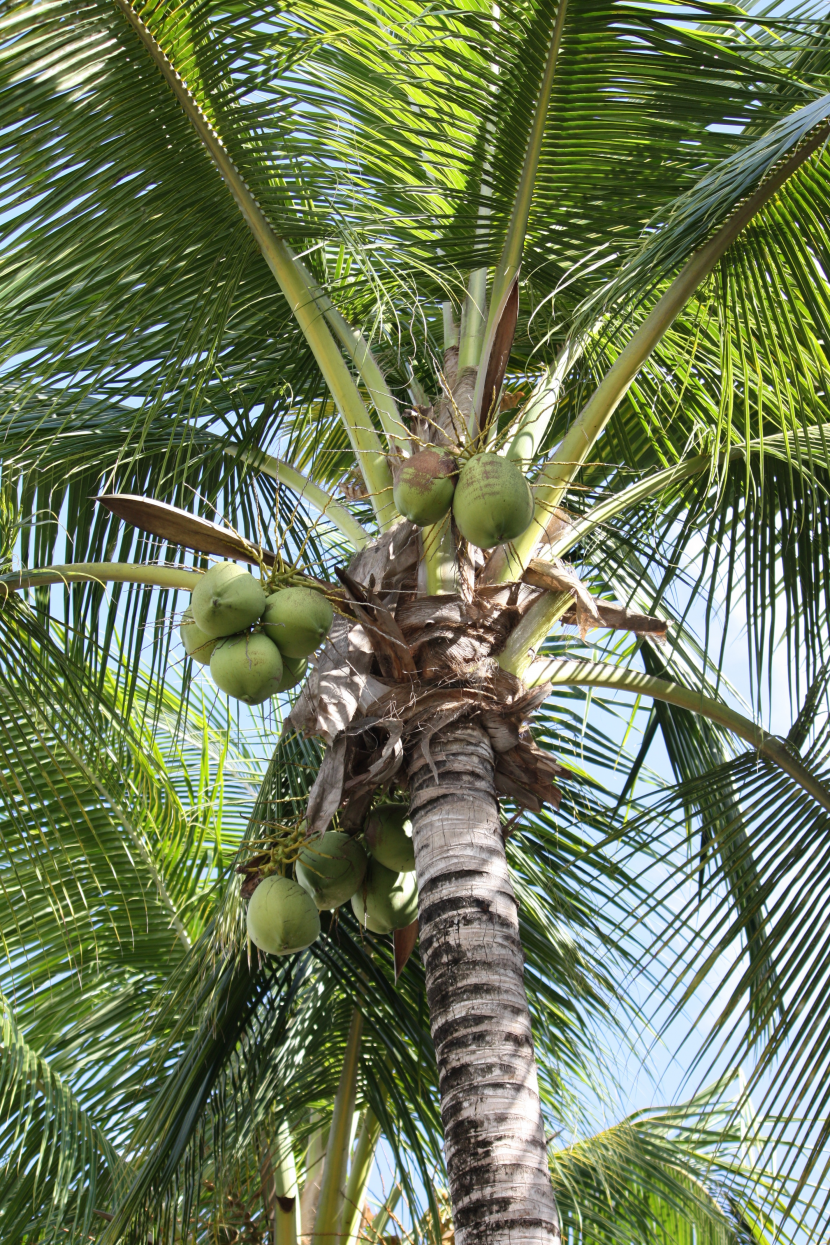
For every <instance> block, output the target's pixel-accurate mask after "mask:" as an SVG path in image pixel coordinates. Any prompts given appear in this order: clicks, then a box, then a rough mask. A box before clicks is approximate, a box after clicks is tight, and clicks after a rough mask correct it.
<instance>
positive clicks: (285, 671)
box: [277, 655, 308, 692]
mask: <svg viewBox="0 0 830 1245" xmlns="http://www.w3.org/2000/svg"><path fill="white" fill-rule="evenodd" d="M306 670H308V662H307V661H306V659H305V657H286V656H285V655H283V658H282V678H281V679H280V685H279V687H278V688H277V691H278V692H287V691H288V689H289V687H296V686H297V684H298V683H301V682H302V681H303V679H304V678H305V672H306Z"/></svg>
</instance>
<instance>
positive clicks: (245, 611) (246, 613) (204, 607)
mask: <svg viewBox="0 0 830 1245" xmlns="http://www.w3.org/2000/svg"><path fill="white" fill-rule="evenodd" d="M190 608H191V610H192V612H193V617H194V619H195V620H196V625H197V626H198V627H201V629H202V631H204V633H205V635H207V636H212V637H213V638H215V639H218V638H219V637H220V636H226V635H235V634H236V633H237V631H245V630H246V628H248V627H251V626H253V624H254V623H255V622H256V620H257V619H258V618H259V617H260V615H261V614H262V611H263V610H264V609H265V589H264V588H263V586H262V584H261V583H260V581H259V580H258V579H254V577H253V575H249V574H248V572H247V571H246V570H243V568H242V567H241V566H237V565H236V563H235V562H219V563H218V564H217V565H216V566H212V567H211V568H210V570H209V571H208V572H207V574H206V575H204V576H203V577H202V579H200V580H199V582H198V584H197V585H196V587H195V588H194V589H193V596H192V597H191V598H190Z"/></svg>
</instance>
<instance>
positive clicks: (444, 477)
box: [392, 450, 458, 527]
mask: <svg viewBox="0 0 830 1245" xmlns="http://www.w3.org/2000/svg"><path fill="white" fill-rule="evenodd" d="M393 474H394V477H395V485H394V488H393V489H392V496H393V498H394V500H395V505H396V506H397V508H398V511H399V512H400V514H402V515H403V516H404V518H406V519H409V521H410V523H416V524H417V525H418V527H427V526H428V525H429V524H430V523H437V522H438V520H439V519H442V518H443V517H444V515H445V514H446V513H447V511H448V510H449V508H450V506H451V505H452V495H453V493H454V492H455V481H456V477H457V475H458V464H457V463H456V461H455V459H454V458H452V457H451V456H450V455H449V454H440V453H439V452H438V450H421V452H420V453H419V454H413V455H412V457H411V458H407V459H405V461H404V462H402V463H400V464H396V465H395V467H393Z"/></svg>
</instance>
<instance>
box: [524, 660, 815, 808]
mask: <svg viewBox="0 0 830 1245" xmlns="http://www.w3.org/2000/svg"><path fill="white" fill-rule="evenodd" d="M524 682H525V685H526V686H527V687H538V686H539V684H541V683H550V684H551V686H552V687H606V688H613V689H615V690H617V691H621V692H633V693H634V694H635V695H637V696H651V697H653V698H654V699H655V700H664V701H665V702H666V703H667V704H670V705H677V707H678V708H679V709H688V710H690V712H692V713H697V714H699V715H700V716H701V717H704V718H708V719H709V721H710V722H715V723H716V724H717V725H718V726H723V727H726V729H727V730H730V731H732V733H733V734H735V735H737V736H738V738H739V739H743V740H744V742H745V743H748V744H749V746H750V747H751V748H756V749H757V750H758V752H760V753H761V755H762V756H764V757H766V758H767V760H768V761H772V762H773V764H775V765H778V766H779V767H780V768H781V769H782V770H783V771H784V772H785V773H786V774H789V776H790V778H792V779H794V781H795V782H797V783H798V784H799V786H800V787H803V788H804V790H805V791H807V792H809V793H810V795H811V796H812V797H813V798H814V799H815V800H817V801H818V802H819V804H821V806H822V807H823V808H826V809H828V810H830V791H828V790H827V788H826V787H825V786H823V784H822V783H820V782H819V781H818V780H817V779H816V778H814V777H813V775H812V774H811V773H810V771H809V770H808V769H807V768H806V767H805V766H803V765H802V764H801V762H800V761H799V760H798V759H797V757H795V756H794V755H793V753H792V752H791V751H790V750H789V748H787V746H786V745H785V744H784V743H782V741H781V740H780V739H778V738H776V736H775V735H770V734H769V733H768V732H767V731H765V730H764V729H763V727H761V726H758V725H757V724H756V723H755V722H753V721H752V720H751V719H750V718H745V717H744V716H743V714H741V713H737V712H736V711H735V710H734V709H730V708H729V706H728V705H724V704H722V703H721V702H720V701H719V700H714V699H713V698H712V697H711V696H704V695H703V693H702V692H696V691H694V689H693V688H690V687H683V686H682V684H680V683H673V682H671V680H669V679H660V678H658V677H657V676H656V675H651V674H644V673H640V671H638V670H631V669H628V668H627V667H625V666H614V665H612V664H611V663H610V662H603V661H563V660H560V659H558V658H553V659H551V660H547V661H544V660H543V661H538V662H534V663H533V664H532V665H531V666H530V669H529V670H528V673H527V676H526V677H525V679H524Z"/></svg>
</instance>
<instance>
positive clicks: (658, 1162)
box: [551, 1075, 797, 1245]
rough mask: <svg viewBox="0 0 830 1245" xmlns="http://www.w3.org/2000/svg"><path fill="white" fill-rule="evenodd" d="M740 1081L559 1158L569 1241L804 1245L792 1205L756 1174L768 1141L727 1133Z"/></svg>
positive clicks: (735, 1123)
mask: <svg viewBox="0 0 830 1245" xmlns="http://www.w3.org/2000/svg"><path fill="white" fill-rule="evenodd" d="M735 1079H736V1078H734V1077H733V1076H731V1075H728V1076H726V1077H725V1078H723V1079H722V1080H720V1081H718V1082H716V1083H715V1084H713V1085H712V1086H710V1087H709V1088H708V1089H706V1090H703V1091H701V1092H700V1093H699V1094H696V1095H695V1096H694V1097H693V1098H691V1099H689V1100H687V1101H686V1102H682V1103H679V1104H678V1105H676V1106H672V1107H658V1108H652V1109H650V1110H645V1111H638V1112H635V1113H634V1114H633V1115H630V1116H628V1117H627V1118H626V1119H624V1120H622V1121H621V1122H620V1123H618V1124H614V1125H612V1126H611V1127H610V1128H607V1129H605V1130H604V1131H603V1132H601V1133H598V1134H596V1135H595V1136H592V1137H588V1138H586V1139H585V1140H583V1141H577V1142H575V1143H574V1144H572V1145H570V1146H567V1147H563V1148H562V1149H557V1150H554V1151H553V1153H552V1156H551V1166H552V1172H553V1180H554V1186H555V1188H556V1196H557V1201H558V1204H559V1207H560V1211H561V1215H562V1227H563V1235H564V1231H565V1230H568V1231H569V1232H570V1233H572V1234H573V1236H574V1239H575V1240H577V1241H585V1242H588V1241H591V1242H597V1245H612V1243H616V1242H620V1245H622V1242H628V1241H632V1240H635V1241H644V1242H645V1241H649V1242H651V1241H655V1242H658V1241H660V1242H662V1241H665V1242H667V1245H668V1243H669V1242H672V1243H674V1242H679V1243H680V1245H685V1243H686V1242H689V1245H691V1243H692V1242H701V1241H703V1242H706V1243H707V1245H731V1243H734V1245H750V1242H752V1243H755V1245H766V1243H767V1242H769V1243H770V1245H771V1242H772V1241H777V1240H780V1241H791V1240H795V1239H797V1237H795V1236H792V1235H790V1233H789V1232H788V1231H787V1230H786V1229H783V1230H782V1226H781V1224H782V1214H783V1212H784V1209H785V1202H784V1201H782V1200H780V1199H779V1198H778V1197H776V1194H775V1191H774V1188H773V1186H772V1185H771V1184H767V1183H766V1182H765V1181H764V1180H763V1179H762V1180H761V1181H760V1183H759V1181H758V1174H757V1172H756V1171H755V1170H754V1168H753V1160H752V1153H753V1146H757V1143H758V1140H759V1138H758V1137H757V1135H754V1134H753V1133H752V1132H751V1130H750V1132H749V1133H747V1128H746V1121H745V1120H743V1119H742V1118H739V1119H738V1120H734V1119H732V1121H731V1124H730V1125H728V1126H727V1127H726V1128H724V1121H725V1120H729V1118H730V1115H731V1111H730V1108H731V1106H732V1104H731V1103H730V1101H729V1089H730V1082H732V1083H734V1081H735ZM733 1101H734V1095H733ZM748 1137H749V1138H751V1140H748Z"/></svg>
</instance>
